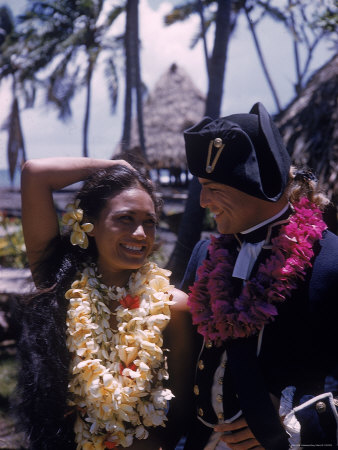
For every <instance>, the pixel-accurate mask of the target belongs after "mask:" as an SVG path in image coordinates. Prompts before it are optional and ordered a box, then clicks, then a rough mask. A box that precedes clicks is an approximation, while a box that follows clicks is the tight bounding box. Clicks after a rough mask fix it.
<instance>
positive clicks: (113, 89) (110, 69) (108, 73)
mask: <svg viewBox="0 0 338 450" xmlns="http://www.w3.org/2000/svg"><path fill="white" fill-rule="evenodd" d="M104 73H105V77H106V80H107V88H108V93H109V99H110V106H111V112H112V113H115V111H116V105H117V99H118V92H119V82H118V81H119V80H118V75H117V70H116V65H115V63H114V60H113V58H109V59H108V60H107V62H106V67H105V72H104Z"/></svg>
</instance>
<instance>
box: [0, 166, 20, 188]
mask: <svg viewBox="0 0 338 450" xmlns="http://www.w3.org/2000/svg"><path fill="white" fill-rule="evenodd" d="M19 187H20V171H19V170H17V171H16V172H15V176H14V180H13V183H11V180H10V177H9V170H8V169H0V188H19Z"/></svg>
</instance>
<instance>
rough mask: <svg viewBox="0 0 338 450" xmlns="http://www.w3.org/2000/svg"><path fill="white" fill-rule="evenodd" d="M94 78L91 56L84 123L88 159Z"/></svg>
mask: <svg viewBox="0 0 338 450" xmlns="http://www.w3.org/2000/svg"><path fill="white" fill-rule="evenodd" d="M92 77H93V62H92V60H91V57H90V55H89V61H88V68H87V74H86V88H87V96H86V109H85V116H84V121H83V156H85V157H86V158H87V157H88V155H89V152H88V130H89V116H90V100H91V89H92Z"/></svg>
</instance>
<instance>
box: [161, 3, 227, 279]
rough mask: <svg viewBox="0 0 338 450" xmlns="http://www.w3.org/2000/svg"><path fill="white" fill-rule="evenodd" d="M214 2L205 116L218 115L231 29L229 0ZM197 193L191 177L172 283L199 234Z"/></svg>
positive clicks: (171, 267) (172, 262)
mask: <svg viewBox="0 0 338 450" xmlns="http://www.w3.org/2000/svg"><path fill="white" fill-rule="evenodd" d="M217 3H218V10H217V16H216V30H215V39H214V47H213V52H212V56H211V58H210V61H209V65H208V67H209V73H208V78H209V89H208V96H207V101H206V109H205V115H208V116H210V117H212V118H217V117H219V115H220V109H221V103H222V96H223V84H224V75H225V62H226V56H227V49H228V41H229V36H230V31H231V23H230V13H231V0H218V2H217ZM200 192H201V185H200V183H199V181H198V179H197V178H196V177H194V178H193V179H192V180H191V181H190V183H189V190H188V199H187V203H186V207H185V210H184V214H183V216H182V219H181V223H180V226H179V230H178V237H177V241H176V245H175V248H174V250H173V252H172V254H171V256H170V259H169V262H168V264H167V267H168V269H169V270H171V271H172V278H171V279H172V282H173V283H174V284H178V283H179V281H180V280H181V279H182V276H183V274H184V271H185V268H186V266H187V263H188V261H189V258H190V256H191V252H192V250H193V248H194V246H195V244H196V243H197V241H198V240H199V239H200V236H201V231H202V227H203V219H204V209H203V208H201V206H200V202H199V198H200Z"/></svg>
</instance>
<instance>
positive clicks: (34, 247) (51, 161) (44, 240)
mask: <svg viewBox="0 0 338 450" xmlns="http://www.w3.org/2000/svg"><path fill="white" fill-rule="evenodd" d="M116 164H127V165H128V166H129V164H128V163H127V162H126V161H123V160H106V159H93V158H44V159H33V160H29V161H27V162H26V163H25V164H24V166H23V169H22V176H21V197H22V225H23V232H24V238H25V244H26V250H27V258H28V262H29V265H30V268H31V270H32V272H34V268H35V267H36V264H38V262H39V261H40V260H41V258H42V256H43V255H44V252H45V251H46V249H47V248H48V244H49V243H50V241H51V240H52V239H53V238H55V237H57V236H58V234H59V225H58V219H57V214H56V211H55V207H54V201H53V195H52V193H53V191H55V190H59V189H62V188H64V187H66V186H69V185H71V184H73V183H76V182H79V181H82V180H84V179H85V178H87V177H88V176H89V175H90V173H91V172H92V171H95V170H98V169H103V168H107V167H110V166H112V165H116Z"/></svg>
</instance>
